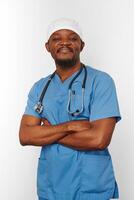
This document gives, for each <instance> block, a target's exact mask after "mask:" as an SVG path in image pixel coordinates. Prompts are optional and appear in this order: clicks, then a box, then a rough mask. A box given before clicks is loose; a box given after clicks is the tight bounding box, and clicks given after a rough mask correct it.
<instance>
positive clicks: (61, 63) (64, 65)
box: [55, 59, 77, 69]
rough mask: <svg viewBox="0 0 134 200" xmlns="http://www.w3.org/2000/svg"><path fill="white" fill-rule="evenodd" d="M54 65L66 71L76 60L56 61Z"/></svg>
mask: <svg viewBox="0 0 134 200" xmlns="http://www.w3.org/2000/svg"><path fill="white" fill-rule="evenodd" d="M55 63H56V64H57V65H59V66H60V67H61V68H64V69H68V68H71V67H73V66H74V65H75V64H76V63H77V59H65V60H62V59H56V60H55Z"/></svg>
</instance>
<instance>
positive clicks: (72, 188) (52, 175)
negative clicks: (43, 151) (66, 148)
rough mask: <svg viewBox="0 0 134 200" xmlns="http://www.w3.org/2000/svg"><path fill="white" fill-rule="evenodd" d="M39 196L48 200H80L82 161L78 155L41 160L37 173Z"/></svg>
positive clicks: (53, 156) (52, 156) (54, 156)
mask: <svg viewBox="0 0 134 200" xmlns="http://www.w3.org/2000/svg"><path fill="white" fill-rule="evenodd" d="M37 176H38V177H37V193H38V196H40V197H43V198H48V199H52V200H54V199H59V200H60V199H62V200H68V199H69V200H73V199H78V198H74V196H76V195H78V193H77V192H76V191H79V188H80V161H79V160H78V159H77V154H76V153H74V154H71V155H64V156H61V155H59V154H58V155H56V154H54V155H53V154H52V155H51V157H50V158H48V159H44V158H43V159H42V158H40V159H39V163H38V173H37Z"/></svg>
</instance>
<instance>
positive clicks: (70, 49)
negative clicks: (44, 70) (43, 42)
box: [57, 46, 73, 53]
mask: <svg viewBox="0 0 134 200" xmlns="http://www.w3.org/2000/svg"><path fill="white" fill-rule="evenodd" d="M64 48H65V49H68V50H69V51H71V52H73V49H72V48H70V47H66V46H63V47H60V48H58V49H57V53H58V52H59V51H60V50H61V49H64Z"/></svg>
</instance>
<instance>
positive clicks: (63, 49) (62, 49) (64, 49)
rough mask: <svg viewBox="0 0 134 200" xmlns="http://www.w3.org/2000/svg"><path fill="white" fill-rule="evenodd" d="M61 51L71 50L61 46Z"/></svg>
mask: <svg viewBox="0 0 134 200" xmlns="http://www.w3.org/2000/svg"><path fill="white" fill-rule="evenodd" d="M59 51H70V49H68V48H61V49H60V50H59Z"/></svg>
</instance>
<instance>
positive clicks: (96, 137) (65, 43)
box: [19, 29, 116, 150]
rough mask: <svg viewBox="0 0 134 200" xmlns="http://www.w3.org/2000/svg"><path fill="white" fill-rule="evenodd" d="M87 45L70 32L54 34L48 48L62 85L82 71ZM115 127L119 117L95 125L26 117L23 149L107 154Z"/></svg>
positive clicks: (80, 121) (21, 136)
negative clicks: (55, 147) (58, 147)
mask: <svg viewBox="0 0 134 200" xmlns="http://www.w3.org/2000/svg"><path fill="white" fill-rule="evenodd" d="M84 45H85V44H84V42H83V41H82V40H81V39H80V37H79V36H78V35H77V34H76V33H74V32H73V31H71V30H66V29H63V30H59V31H56V32H54V33H53V34H52V35H51V36H50V38H49V41H48V42H47V43H46V44H45V47H46V49H47V51H48V52H49V53H50V54H51V56H52V57H53V59H54V61H55V65H56V73H57V74H58V75H59V77H60V79H61V81H62V82H64V81H65V80H66V79H67V78H68V77H69V76H71V75H72V74H73V73H75V72H76V71H77V70H78V69H79V68H80V66H81V63H80V52H81V51H82V50H83V47H84ZM115 124H116V119H115V117H110V118H105V119H100V120H96V121H92V122H90V121H87V120H77V121H69V122H64V123H62V124H58V125H52V124H50V122H49V121H48V120H47V119H40V118H37V117H34V116H30V115H23V116H22V119H21V124H20V130H19V139H20V143H21V144H22V145H34V146H43V145H47V144H52V143H59V144H62V145H64V146H67V147H70V148H73V149H77V150H103V149H105V148H107V147H108V145H109V144H110V141H111V138H112V134H113V131H114V128H115Z"/></svg>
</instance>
